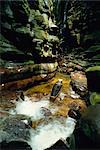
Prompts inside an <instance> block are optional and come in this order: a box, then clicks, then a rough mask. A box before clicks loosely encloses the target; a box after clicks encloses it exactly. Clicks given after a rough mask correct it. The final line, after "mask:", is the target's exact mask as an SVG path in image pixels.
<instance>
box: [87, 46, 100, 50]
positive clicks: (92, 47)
mask: <svg viewBox="0 0 100 150" xmlns="http://www.w3.org/2000/svg"><path fill="white" fill-rule="evenodd" d="M87 51H90V52H96V51H100V45H95V46H91V47H89V48H88V50H87Z"/></svg>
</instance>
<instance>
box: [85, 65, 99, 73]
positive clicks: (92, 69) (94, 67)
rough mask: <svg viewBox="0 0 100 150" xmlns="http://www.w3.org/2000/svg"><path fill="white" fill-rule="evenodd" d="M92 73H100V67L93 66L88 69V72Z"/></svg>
mask: <svg viewBox="0 0 100 150" xmlns="http://www.w3.org/2000/svg"><path fill="white" fill-rule="evenodd" d="M91 71H100V66H93V67H89V68H88V69H86V72H91Z"/></svg>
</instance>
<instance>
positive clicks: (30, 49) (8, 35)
mask: <svg viewBox="0 0 100 150" xmlns="http://www.w3.org/2000/svg"><path fill="white" fill-rule="evenodd" d="M54 22H55V20H54V17H53V2H52V0H35V1H30V0H20V1H13V0H9V1H1V40H0V45H1V48H0V49H1V50H0V55H1V59H2V60H5V61H6V60H7V61H9V60H10V61H15V62H16V61H17V62H24V61H28V60H33V61H35V62H38V63H39V62H41V61H42V62H43V61H44V60H45V61H47V59H46V58H47V57H50V58H52V57H53V53H54V54H55V51H56V47H57V43H58V42H59V39H58V37H57V36H56V33H57V26H56V25H55V24H54ZM42 57H44V58H45V59H42V60H41V58H42ZM2 60H1V61H2ZM52 60H53V59H51V62H52Z"/></svg>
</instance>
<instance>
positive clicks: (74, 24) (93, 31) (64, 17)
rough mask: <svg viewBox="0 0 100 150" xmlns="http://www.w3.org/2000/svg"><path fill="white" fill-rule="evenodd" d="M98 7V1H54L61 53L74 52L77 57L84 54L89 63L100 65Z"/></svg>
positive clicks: (99, 13) (99, 4)
mask: <svg viewBox="0 0 100 150" xmlns="http://www.w3.org/2000/svg"><path fill="white" fill-rule="evenodd" d="M99 6H100V2H99V1H76V0H73V1H69V0H63V1H62V0H59V1H57V0H55V7H54V14H55V18H56V20H57V23H58V26H59V28H60V37H61V40H60V45H61V49H62V51H63V53H65V54H66V55H67V54H68V52H69V53H70V52H72V51H75V52H77V53H76V54H77V55H78V56H79V57H80V56H83V54H84V56H85V57H84V59H85V60H87V61H88V62H89V63H92V64H99V65H100V55H99V54H98V52H99V50H100V38H99V36H100V27H99V22H100V17H98V16H100V11H99ZM76 54H75V56H76Z"/></svg>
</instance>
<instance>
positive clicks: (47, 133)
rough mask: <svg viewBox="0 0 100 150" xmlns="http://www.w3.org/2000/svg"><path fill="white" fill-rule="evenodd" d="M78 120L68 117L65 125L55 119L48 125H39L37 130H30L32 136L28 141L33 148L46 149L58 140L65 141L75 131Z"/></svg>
mask: <svg viewBox="0 0 100 150" xmlns="http://www.w3.org/2000/svg"><path fill="white" fill-rule="evenodd" d="M75 125H76V122H75V120H74V119H72V118H70V117H68V118H67V119H66V121H65V124H64V125H63V124H62V123H60V121H57V120H54V121H52V122H50V123H48V124H47V125H44V126H39V127H38V128H37V129H36V131H35V132H34V131H33V130H31V131H30V134H31V138H30V141H29V142H28V143H29V145H30V146H31V147H32V150H44V149H46V148H49V147H51V146H52V145H54V144H55V143H56V142H57V141H58V140H60V139H61V140H63V141H65V140H66V139H67V138H68V137H70V136H71V134H72V133H73V131H74V128H75Z"/></svg>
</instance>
